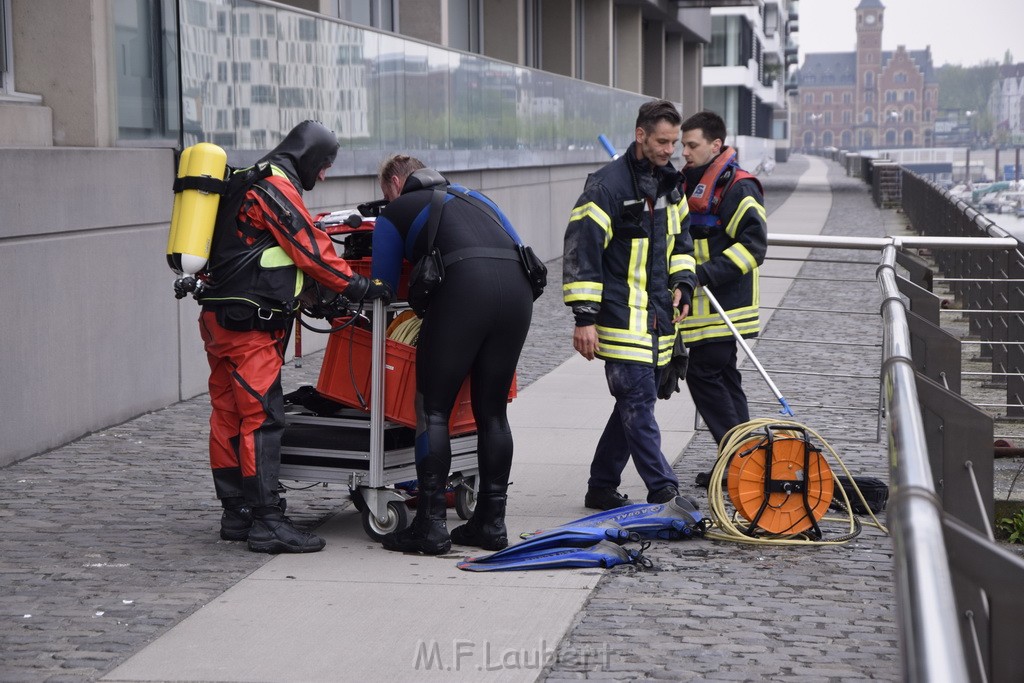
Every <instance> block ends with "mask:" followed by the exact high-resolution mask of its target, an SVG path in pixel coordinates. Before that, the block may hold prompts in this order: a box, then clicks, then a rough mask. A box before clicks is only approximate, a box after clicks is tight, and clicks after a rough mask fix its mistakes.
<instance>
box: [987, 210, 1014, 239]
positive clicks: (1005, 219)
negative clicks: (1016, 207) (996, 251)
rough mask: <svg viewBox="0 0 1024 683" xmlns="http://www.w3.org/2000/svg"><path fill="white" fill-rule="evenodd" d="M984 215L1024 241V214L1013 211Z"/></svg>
mask: <svg viewBox="0 0 1024 683" xmlns="http://www.w3.org/2000/svg"><path fill="white" fill-rule="evenodd" d="M983 215H984V216H985V218H987V219H989V220H990V221H992V222H993V223H995V224H996V225H998V226H999V227H1000V228H1002V229H1003V230H1005V231H1006V232H1008V233H1010V234H1011V235H1013V236H1014V237H1016V238H1017V239H1018V240H1019V241H1022V242H1024V216H1018V215H1016V214H1012V213H986V214H983Z"/></svg>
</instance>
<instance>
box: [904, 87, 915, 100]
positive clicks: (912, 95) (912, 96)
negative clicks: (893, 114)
mask: <svg viewBox="0 0 1024 683" xmlns="http://www.w3.org/2000/svg"><path fill="white" fill-rule="evenodd" d="M915 99H917V93H916V92H915V91H913V90H907V91H904V93H903V101H904V102H913V101H914V100H915Z"/></svg>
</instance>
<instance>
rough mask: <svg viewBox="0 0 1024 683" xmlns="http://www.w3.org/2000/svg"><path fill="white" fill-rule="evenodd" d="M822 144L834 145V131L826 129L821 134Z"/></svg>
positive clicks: (826, 145)
mask: <svg viewBox="0 0 1024 683" xmlns="http://www.w3.org/2000/svg"><path fill="white" fill-rule="evenodd" d="M821 144H822V145H824V146H825V147H831V146H832V131H830V130H826V131H825V132H824V133H822V134H821Z"/></svg>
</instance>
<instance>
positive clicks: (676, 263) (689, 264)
mask: <svg viewBox="0 0 1024 683" xmlns="http://www.w3.org/2000/svg"><path fill="white" fill-rule="evenodd" d="M696 270H697V262H696V260H694V258H693V256H691V255H690V254H673V255H672V260H671V261H669V266H668V272H669V275H675V274H676V273H680V272H689V273H693V272H695V271H696Z"/></svg>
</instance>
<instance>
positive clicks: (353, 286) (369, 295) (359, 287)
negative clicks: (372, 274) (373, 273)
mask: <svg viewBox="0 0 1024 683" xmlns="http://www.w3.org/2000/svg"><path fill="white" fill-rule="evenodd" d="M343 294H344V295H345V298H346V299H348V300H349V301H358V302H363V301H373V300H374V299H380V300H381V301H383V302H384V303H385V304H389V303H391V298H392V297H393V296H394V295H393V293H392V291H391V287H390V286H389V285H388V283H386V282H384V281H383V280H378V279H373V280H370V279H369V278H365V277H363V276H362V275H360V274H359V273H353V274H352V278H351V279H350V280H349V281H348V287H346V288H345V291H344V292H343Z"/></svg>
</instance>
